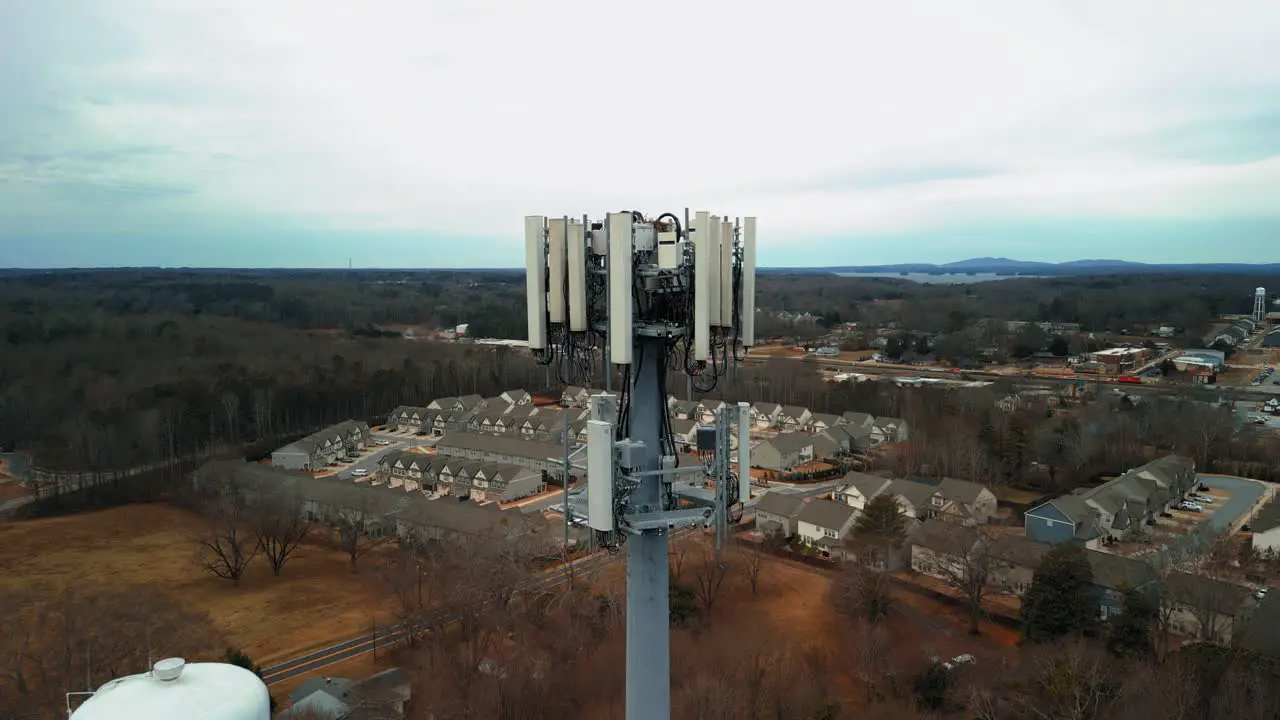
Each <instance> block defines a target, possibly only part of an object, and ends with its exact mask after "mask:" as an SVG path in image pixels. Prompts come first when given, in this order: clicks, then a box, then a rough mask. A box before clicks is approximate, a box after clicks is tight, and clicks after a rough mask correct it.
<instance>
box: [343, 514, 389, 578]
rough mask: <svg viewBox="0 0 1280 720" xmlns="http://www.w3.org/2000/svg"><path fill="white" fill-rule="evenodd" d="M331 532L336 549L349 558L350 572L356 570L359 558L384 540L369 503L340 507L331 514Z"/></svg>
mask: <svg viewBox="0 0 1280 720" xmlns="http://www.w3.org/2000/svg"><path fill="white" fill-rule="evenodd" d="M332 529H333V533H334V539H335V541H336V542H337V545H338V549H340V550H341V551H342V552H344V553H346V555H347V557H348V558H349V559H350V560H351V572H355V571H356V567H357V565H358V563H359V562H360V558H362V557H364V556H365V555H367V554H368V553H369V552H370V551H371V550H373V549H374V548H375V547H377V546H378V545H380V544H382V542H384V540H385V537H384V536H383V535H382V528H381V525H380V524H379V519H378V518H376V517H374V514H373V510H372V506H371V504H370V503H367V502H362V503H360V504H359V505H358V506H356V507H342V508H339V509H338V512H337V513H335V514H334V516H333V528H332Z"/></svg>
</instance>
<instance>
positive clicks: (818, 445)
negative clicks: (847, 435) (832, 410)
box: [811, 433, 844, 460]
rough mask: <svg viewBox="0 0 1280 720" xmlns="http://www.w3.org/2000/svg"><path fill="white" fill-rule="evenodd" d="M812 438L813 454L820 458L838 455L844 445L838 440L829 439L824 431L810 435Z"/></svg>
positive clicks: (842, 450)
mask: <svg viewBox="0 0 1280 720" xmlns="http://www.w3.org/2000/svg"><path fill="white" fill-rule="evenodd" d="M811 438H812V440H813V456H814V457H815V458H818V459H820V460H825V459H827V458H834V457H838V456H839V455H840V454H841V453H843V452H844V446H843V445H841V444H840V443H839V442H838V441H836V440H833V439H831V436H830V435H827V434H826V433H818V434H816V435H813V436H811Z"/></svg>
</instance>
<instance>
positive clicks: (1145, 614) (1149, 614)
mask: <svg viewBox="0 0 1280 720" xmlns="http://www.w3.org/2000/svg"><path fill="white" fill-rule="evenodd" d="M1158 615H1159V610H1158V609H1157V608H1156V604H1155V602H1154V601H1153V600H1152V599H1151V597H1150V596H1149V595H1147V594H1146V593H1143V592H1140V591H1138V590H1130V591H1129V592H1127V593H1125V596H1124V606H1123V607H1121V609H1120V612H1119V613H1117V614H1116V615H1113V616H1112V617H1111V618H1110V620H1109V622H1108V623H1107V649H1108V650H1110V651H1111V652H1113V653H1115V654H1117V655H1127V656H1132V657H1146V656H1148V655H1150V654H1151V652H1152V647H1153V646H1152V644H1151V628H1152V626H1153V625H1154V624H1155V622H1156V619H1157V617H1158Z"/></svg>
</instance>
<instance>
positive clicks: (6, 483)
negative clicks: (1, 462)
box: [0, 473, 28, 503]
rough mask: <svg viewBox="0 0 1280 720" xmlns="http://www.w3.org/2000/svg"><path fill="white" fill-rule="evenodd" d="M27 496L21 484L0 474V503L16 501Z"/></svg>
mask: <svg viewBox="0 0 1280 720" xmlns="http://www.w3.org/2000/svg"><path fill="white" fill-rule="evenodd" d="M27 495H28V492H27V489H26V488H25V487H23V486H22V484H21V483H19V482H18V481H17V480H13V479H11V478H9V476H7V475H4V474H3V473H0V503H2V502H5V501H6V500H16V499H17V498H20V497H26V496H27Z"/></svg>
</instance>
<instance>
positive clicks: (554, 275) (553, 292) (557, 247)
mask: <svg viewBox="0 0 1280 720" xmlns="http://www.w3.org/2000/svg"><path fill="white" fill-rule="evenodd" d="M565 224H566V223H565V220H564V218H552V219H551V220H550V221H549V222H548V223H547V319H548V320H549V321H550V322H551V323H552V324H553V325H562V324H564V320H565V317H564V277H565V251H566V248H565V238H564V234H565Z"/></svg>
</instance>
